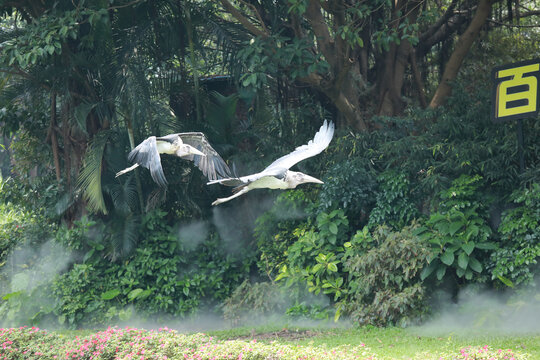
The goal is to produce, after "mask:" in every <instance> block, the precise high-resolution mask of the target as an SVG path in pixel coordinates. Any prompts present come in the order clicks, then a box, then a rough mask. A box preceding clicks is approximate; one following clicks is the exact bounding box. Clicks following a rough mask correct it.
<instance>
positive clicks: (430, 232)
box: [415, 175, 496, 284]
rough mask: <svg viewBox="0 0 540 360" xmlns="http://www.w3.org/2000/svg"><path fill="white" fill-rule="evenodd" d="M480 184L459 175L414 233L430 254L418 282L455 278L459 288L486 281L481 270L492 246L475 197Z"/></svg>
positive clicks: (478, 179)
mask: <svg viewBox="0 0 540 360" xmlns="http://www.w3.org/2000/svg"><path fill="white" fill-rule="evenodd" d="M480 184H481V177H480V176H472V177H471V176H467V175H462V176H460V177H459V178H458V179H456V180H454V181H453V182H452V186H451V187H450V188H449V189H447V190H445V191H442V192H441V193H440V202H439V203H438V207H439V209H438V211H435V212H433V213H432V214H431V215H430V217H429V219H427V220H426V221H425V222H424V224H423V226H422V227H420V228H419V229H417V231H416V232H415V233H416V234H417V235H419V236H420V238H421V239H422V240H423V241H424V242H425V244H426V246H430V247H431V248H432V250H433V253H432V255H431V256H430V257H429V258H428V261H429V266H428V267H426V269H425V270H424V271H423V272H422V279H424V278H426V277H428V276H430V275H432V274H433V275H435V276H436V278H437V280H442V279H443V278H444V277H445V276H446V277H449V278H450V279H455V278H456V277H457V280H458V281H459V283H460V284H463V283H464V281H462V280H466V281H471V280H473V279H474V280H476V281H478V282H485V281H486V275H485V272H484V271H483V270H484V269H485V267H486V263H487V259H488V258H489V252H488V251H489V250H493V249H495V247H496V245H495V244H494V243H492V242H490V241H489V240H490V237H491V229H490V227H489V225H488V221H487V219H486V205H485V204H483V203H482V200H481V198H480V197H481V196H480V195H479V194H478V188H479V186H480Z"/></svg>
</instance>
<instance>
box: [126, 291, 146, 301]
mask: <svg viewBox="0 0 540 360" xmlns="http://www.w3.org/2000/svg"><path fill="white" fill-rule="evenodd" d="M143 291H144V290H143V289H140V288H137V289H133V290H131V291H130V292H129V294H128V299H129V300H130V301H133V299H136V298H137V296H139V295H140V294H141V293H142V292H143Z"/></svg>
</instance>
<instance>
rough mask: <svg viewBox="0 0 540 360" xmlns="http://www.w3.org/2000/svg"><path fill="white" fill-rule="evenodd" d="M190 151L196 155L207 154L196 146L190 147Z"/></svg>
mask: <svg viewBox="0 0 540 360" xmlns="http://www.w3.org/2000/svg"><path fill="white" fill-rule="evenodd" d="M189 152H190V153H191V154H194V155H199V156H206V154H205V153H203V152H201V151H199V150H197V149H195V148H194V147H192V148H191V149H189Z"/></svg>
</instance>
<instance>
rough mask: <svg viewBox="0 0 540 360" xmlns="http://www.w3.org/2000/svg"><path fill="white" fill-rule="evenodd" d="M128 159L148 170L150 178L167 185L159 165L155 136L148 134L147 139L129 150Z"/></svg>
mask: <svg viewBox="0 0 540 360" xmlns="http://www.w3.org/2000/svg"><path fill="white" fill-rule="evenodd" d="M128 160H129V161H130V162H134V163H137V164H139V165H140V166H143V167H145V168H147V169H148V170H150V175H151V176H152V179H154V181H155V182H156V183H157V184H158V185H159V186H161V187H166V186H167V179H165V174H164V173H163V168H162V167H161V157H160V156H159V152H158V148H157V143H156V137H155V136H150V137H149V138H148V139H146V140H144V141H143V142H142V143H140V144H139V145H137V147H136V148H135V149H133V150H131V152H130V153H129V155H128ZM117 176H118V175H117Z"/></svg>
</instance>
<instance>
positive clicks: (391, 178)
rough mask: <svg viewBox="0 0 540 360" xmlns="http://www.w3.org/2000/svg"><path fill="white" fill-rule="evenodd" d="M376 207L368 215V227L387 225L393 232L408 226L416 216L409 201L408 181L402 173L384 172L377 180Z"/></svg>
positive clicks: (415, 209)
mask: <svg viewBox="0 0 540 360" xmlns="http://www.w3.org/2000/svg"><path fill="white" fill-rule="evenodd" d="M378 182H379V189H378V192H377V199H376V205H375V207H374V208H373V210H372V211H371V213H370V214H369V225H370V226H372V227H374V226H377V225H382V224H387V225H389V226H391V227H392V228H394V230H398V229H401V228H402V227H403V226H405V225H407V224H409V223H410V222H411V221H412V219H414V218H415V217H416V216H417V214H418V208H417V206H416V204H415V203H414V202H413V201H412V199H411V186H410V181H409V179H407V177H406V175H405V174H404V173H396V172H394V171H385V172H383V173H382V174H381V175H380V176H379V178H378Z"/></svg>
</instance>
